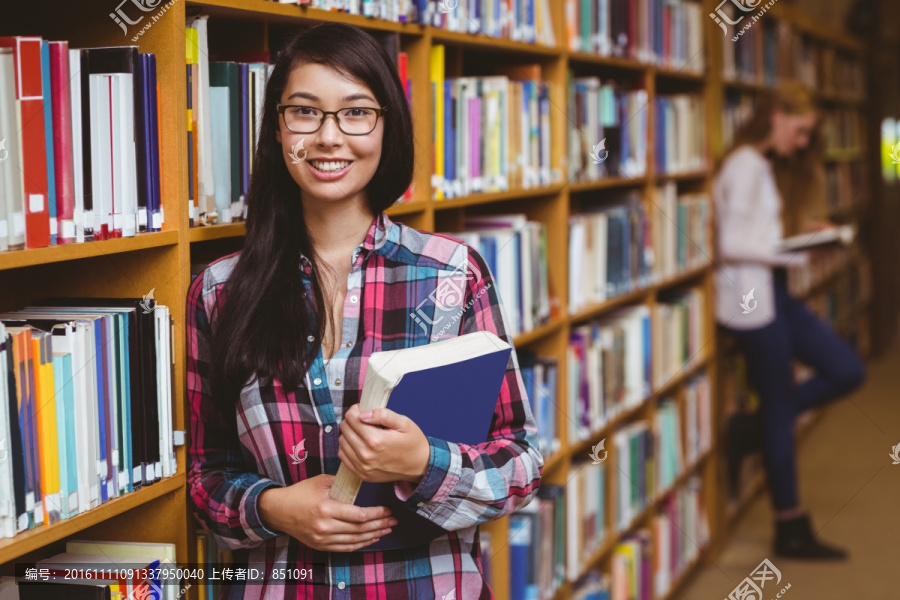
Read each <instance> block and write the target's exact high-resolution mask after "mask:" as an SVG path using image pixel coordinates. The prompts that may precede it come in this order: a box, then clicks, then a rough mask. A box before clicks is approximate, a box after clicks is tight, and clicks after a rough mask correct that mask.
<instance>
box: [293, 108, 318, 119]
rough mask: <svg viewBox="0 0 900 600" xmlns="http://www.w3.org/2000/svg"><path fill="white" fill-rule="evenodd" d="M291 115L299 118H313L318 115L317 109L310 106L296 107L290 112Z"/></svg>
mask: <svg viewBox="0 0 900 600" xmlns="http://www.w3.org/2000/svg"><path fill="white" fill-rule="evenodd" d="M290 112H291V114H292V115H294V116H297V117H311V116H314V115H315V114H316V112H317V111H316V109H314V108H309V107H308V106H295V107H293V108H291V110H290Z"/></svg>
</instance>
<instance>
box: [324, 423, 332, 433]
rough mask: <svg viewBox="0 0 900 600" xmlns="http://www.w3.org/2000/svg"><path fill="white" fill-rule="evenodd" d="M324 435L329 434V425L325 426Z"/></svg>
mask: <svg viewBox="0 0 900 600" xmlns="http://www.w3.org/2000/svg"><path fill="white" fill-rule="evenodd" d="M325 433H331V425H326V426H325Z"/></svg>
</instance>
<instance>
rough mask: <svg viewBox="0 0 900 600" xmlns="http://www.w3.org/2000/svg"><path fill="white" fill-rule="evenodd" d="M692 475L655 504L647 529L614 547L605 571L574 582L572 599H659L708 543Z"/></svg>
mask: <svg viewBox="0 0 900 600" xmlns="http://www.w3.org/2000/svg"><path fill="white" fill-rule="evenodd" d="M702 491H703V490H702V484H701V480H700V478H699V477H698V476H696V475H695V476H692V477H691V478H689V479H688V480H687V481H686V482H685V483H684V485H683V486H680V487H679V488H678V489H677V490H676V491H675V493H674V494H672V495H670V496H669V497H667V498H666V499H664V500H663V501H662V502H661V506H660V509H661V510H660V514H658V515H656V517H655V518H654V519H653V523H652V525H651V527H652V529H639V530H637V531H635V532H634V533H632V534H629V535H628V536H626V537H625V538H623V539H622V541H621V542H619V543H618V544H616V546H615V547H614V548H613V551H612V556H611V558H610V572H609V573H608V574H604V573H602V572H600V571H599V570H591V571H589V572H588V573H586V574H585V575H584V576H583V577H581V578H580V579H579V580H578V581H576V582H575V584H574V586H573V588H572V598H573V599H575V600H651V599H652V598H664V597H665V596H666V594H667V593H668V592H670V591H671V589H672V588H673V586H674V584H675V583H677V582H678V578H679V577H680V576H681V575H682V574H683V573H684V572H685V570H686V569H687V567H688V566H690V565H691V564H692V563H693V562H694V561H695V560H696V559H697V557H698V556H699V553H700V550H701V549H703V548H704V547H705V546H706V545H707V544H708V542H709V524H708V520H707V514H706V510H705V507H704V503H703V498H702Z"/></svg>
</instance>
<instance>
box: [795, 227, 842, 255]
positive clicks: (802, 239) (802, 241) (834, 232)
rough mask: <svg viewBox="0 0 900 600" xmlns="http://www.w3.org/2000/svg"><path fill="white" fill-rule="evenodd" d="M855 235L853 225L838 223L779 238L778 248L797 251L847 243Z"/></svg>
mask: <svg viewBox="0 0 900 600" xmlns="http://www.w3.org/2000/svg"><path fill="white" fill-rule="evenodd" d="M855 237H856V228H855V227H854V226H853V225H839V226H836V227H826V228H824V229H819V230H818V231H812V232H810V233H801V234H799V235H794V236H791V237H789V238H784V239H783V240H781V244H780V245H779V247H778V249H779V251H781V252H797V251H799V250H806V249H809V248H816V247H818V246H825V245H828V244H835V243H842V244H849V243H851V242H852V241H853V239H854V238H855Z"/></svg>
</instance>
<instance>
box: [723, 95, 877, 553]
mask: <svg viewBox="0 0 900 600" xmlns="http://www.w3.org/2000/svg"><path fill="white" fill-rule="evenodd" d="M821 155H822V139H821V131H820V122H819V115H818V114H817V112H816V108H815V105H814V102H813V99H812V97H811V95H810V94H809V93H808V92H807V91H806V90H805V89H804V88H802V87H800V86H796V85H787V86H783V87H781V88H779V89H778V90H776V91H773V92H772V93H770V94H769V95H768V97H767V98H765V99H763V100H762V101H761V102H760V103H759V105H758V106H757V108H756V110H755V112H754V114H753V116H752V117H751V118H750V120H749V121H748V122H747V123H746V124H745V125H744V126H743V127H742V128H741V129H740V130H739V131H738V133H737V134H736V136H735V142H734V144H733V146H732V148H731V150H730V151H729V152H728V153H727V154H726V156H725V158H724V160H723V162H722V165H721V166H720V168H719V171H718V174H717V177H716V181H715V184H714V190H713V193H714V196H715V203H716V214H717V227H718V244H719V254H718V257H719V262H720V264H719V266H718V269H717V271H716V292H717V294H716V296H717V298H716V320H717V321H718V322H719V324H720V325H721V326H722V327H724V328H725V329H727V330H728V331H729V332H730V333H732V334H733V335H734V337H735V338H736V340H737V344H738V347H739V348H740V350H741V352H742V353H743V355H744V357H745V360H746V363H747V367H748V373H749V378H750V381H751V384H752V385H753V387H754V388H755V389H756V391H757V392H758V394H759V398H760V405H761V406H760V412H759V414H757V415H754V416H752V417H751V418H750V419H745V420H733V421H732V422H730V423H729V427H728V431H727V432H726V445H727V449H728V454H729V463H730V468H731V470H732V471H734V470H735V467H736V466H739V460H740V456H741V455H742V454H743V453H744V452H746V451H747V450H751V449H755V448H759V447H761V449H762V451H763V457H764V464H765V468H766V473H767V475H768V482H769V490H770V493H771V500H772V505H773V508H774V511H775V519H776V520H775V553H776V554H777V555H779V556H786V557H791V558H806V559H834V558H844V557H845V553H844V551H843V550H840V549H836V548H832V547H829V546H827V545H825V544H822V543H821V542H819V541H818V540H817V539H816V537H815V535H814V534H813V530H812V527H811V525H810V520H809V517H808V516H807V515H806V513H805V512H804V511H803V509H802V508H801V506H800V501H799V498H798V495H797V473H796V449H795V446H794V437H793V433H794V422H795V419H796V417H797V415H799V414H800V413H802V412H803V411H805V410H807V409H810V408H812V407H816V406H821V405H823V404H826V403H828V402H830V401H832V400H834V399H836V398H838V397H840V396H843V395H845V394H847V393H848V392H850V391H852V390H853V389H855V388H857V387H858V386H859V385H860V384H861V383H862V381H863V379H864V378H865V370H864V367H863V365H862V363H861V361H860V359H859V358H858V357H857V355H856V354H855V353H854V351H853V349H852V348H851V347H850V346H849V345H848V344H846V343H845V342H844V341H843V340H842V339H841V338H839V337H838V336H837V335H836V334H835V333H834V331H832V330H831V328H830V327H829V326H828V325H827V324H825V323H824V322H822V321H821V320H819V319H818V318H817V317H816V316H815V315H814V314H813V313H812V312H811V311H810V310H809V309H808V308H806V307H805V306H804V305H803V303H802V302H800V301H799V300H797V299H795V298H793V297H791V296H790V295H789V294H788V292H787V288H786V282H785V274H784V269H783V267H785V266H786V265H788V264H801V263H802V262H805V261H808V260H809V258H808V255H806V254H803V253H781V252H779V251H778V247H779V242H780V241H781V240H782V239H783V237H785V235H786V234H794V233H798V232H803V231H815V230H819V229H821V228H823V227H830V226H831V225H830V224H827V223H823V222H821V221H819V222H817V221H814V220H812V219H811V218H810V215H811V214H814V213H815V208H816V206H817V203H816V201H817V200H818V199H819V198H821V197H822V190H823V181H824V176H823V168H822V159H821ZM819 205H820V204H819ZM819 214H820V215H821V212H820V213H819ZM751 292H752V296H751V295H750V294H751ZM794 359H797V360H800V361H801V362H803V363H805V364H807V365H809V366H810V367H812V369H813V370H814V372H815V374H814V376H813V377H812V378H810V379H808V380H807V381H804V382H803V383H799V384H798V383H796V382H795V381H794V377H793V368H792V361H793V360H794ZM735 459H736V460H735ZM732 474H733V473H732Z"/></svg>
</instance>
